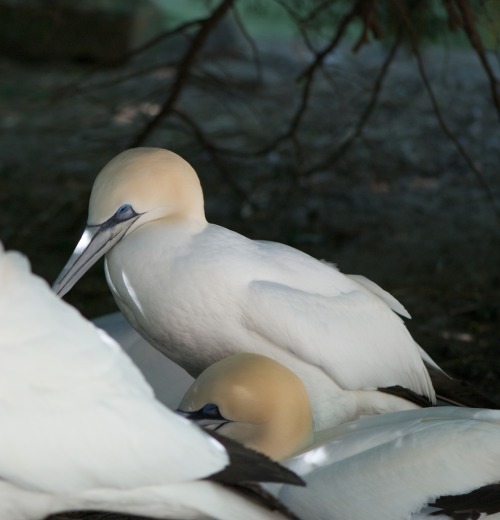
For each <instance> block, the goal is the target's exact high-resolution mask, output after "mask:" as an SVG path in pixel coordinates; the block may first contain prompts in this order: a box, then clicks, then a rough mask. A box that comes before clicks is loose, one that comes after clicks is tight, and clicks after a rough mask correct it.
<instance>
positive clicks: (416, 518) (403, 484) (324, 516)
mask: <svg viewBox="0 0 500 520" xmlns="http://www.w3.org/2000/svg"><path fill="white" fill-rule="evenodd" d="M328 439H330V440H328ZM285 465H286V466H288V467H289V468H290V469H293V470H294V471H296V472H297V473H298V474H300V475H301V476H302V477H303V478H304V480H305V481H306V483H307V486H306V487H305V488H303V489H290V488H287V487H286V486H285V488H283V489H282V491H281V493H279V497H280V499H281V500H283V501H284V502H285V503H286V504H287V505H289V506H290V508H291V509H292V510H293V511H294V512H295V513H297V514H298V515H299V516H302V517H303V518H308V519H310V520H365V519H367V518H373V519H379V518H380V519H384V520H421V519H424V518H426V519H429V520H431V519H438V520H439V519H441V520H444V519H450V518H461V519H462V520H473V519H477V518H481V519H483V518H488V519H491V520H492V519H493V518H495V519H498V518H500V412H499V411H497V410H480V409H470V408H455V407H438V408H427V409H421V410H407V411H404V412H395V413H390V414H383V415H379V416H370V417H363V418H361V419H358V420H356V421H353V422H351V423H347V424H343V425H339V426H337V427H335V428H332V429H331V430H330V431H329V432H328V433H327V434H326V432H325V434H324V436H323V442H320V443H319V446H317V447H315V448H312V449H310V450H308V451H307V452H306V453H304V454H301V455H298V456H296V457H295V458H292V459H291V460H289V461H287V462H286V463H285ZM491 485H496V486H495V487H492V488H491V490H490V495H491V498H493V497H494V496H496V502H495V503H492V501H491V498H490V499H489V500H488V499H486V498H485V497H484V496H483V497H481V498H479V499H478V500H477V501H476V502H475V503H473V501H474V499H473V498H472V497H469V498H464V499H463V503H461V504H458V502H456V505H455V506H453V502H454V501H457V499H458V498H459V497H460V496H461V495H466V494H468V493H471V492H472V491H474V490H478V489H480V488H482V487H483V486H491ZM450 495H451V496H454V497H455V499H453V498H451V497H450V500H449V502H450V504H449V505H450V507H451V508H452V509H453V507H455V511H454V514H455V515H456V516H451V513H450V514H446V513H445V512H444V511H443V509H442V508H443V507H444V504H440V503H439V497H445V496H450ZM436 501H437V503H436V504H435V505H434V506H433V505H432V504H433V503H435V502H436ZM488 502H489V507H492V508H493V509H492V510H491V514H490V515H486V513H485V512H484V511H485V510H486V511H487V508H488ZM467 508H470V511H468V509H467ZM460 511H461V512H462V514H463V515H464V516H459V515H458V514H457V513H459V512H460ZM438 512H440V514H439V516H432V513H434V514H435V515H437V514H438ZM476 515H477V516H476ZM479 515H481V516H479Z"/></svg>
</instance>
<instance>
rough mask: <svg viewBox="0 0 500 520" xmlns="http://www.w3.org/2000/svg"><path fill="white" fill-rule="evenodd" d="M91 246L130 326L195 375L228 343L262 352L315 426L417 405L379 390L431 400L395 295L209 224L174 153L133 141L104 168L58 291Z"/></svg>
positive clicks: (88, 261) (82, 265)
mask: <svg viewBox="0 0 500 520" xmlns="http://www.w3.org/2000/svg"><path fill="white" fill-rule="evenodd" d="M103 255H106V257H105V258H106V260H105V271H106V278H107V281H108V284H109V286H110V288H111V291H112V293H113V295H114V297H115V300H116V302H117V304H118V307H119V308H120V309H121V310H122V312H123V313H124V314H125V316H126V317H127V319H128V320H129V321H130V323H131V324H132V326H133V327H134V328H135V329H136V330H137V331H138V332H139V333H140V334H141V335H142V336H143V337H144V338H145V339H146V340H147V341H148V342H149V343H151V344H152V345H153V346H154V347H156V348H157V349H159V350H160V351H161V352H163V353H164V354H166V355H167V356H168V357H169V358H171V359H172V360H173V361H175V362H176V363H177V364H179V365H180V366H182V367H183V368H184V369H186V370H187V371H188V372H189V373H190V374H191V375H192V376H194V377H196V376H197V375H198V374H199V373H200V372H201V371H202V370H203V369H205V368H206V367H207V366H209V365H210V364H212V363H214V362H216V361H218V360H220V359H222V358H224V357H226V356H228V355H230V354H233V353H236V352H254V353H260V354H265V355H267V356H269V357H272V358H274V359H276V360H278V361H280V362H281V363H283V364H284V365H286V366H287V367H288V368H290V369H291V370H293V371H294V372H295V373H296V374H297V375H298V376H299V377H300V378H301V379H302V380H303V381H304V383H305V385H306V387H307V390H308V393H309V396H310V398H311V402H312V407H313V414H314V422H315V429H316V430H320V429H324V428H326V427H329V426H332V425H335V424H339V423H341V422H345V421H347V420H351V419H353V418H356V417H358V416H360V415H363V414H371V413H381V412H388V411H395V410H402V409H407V408H415V407H416V406H417V405H415V404H413V403H411V402H410V401H408V400H406V399H402V398H400V397H395V396H393V395H389V394H387V393H381V392H379V391H377V389H378V388H382V387H395V386H398V387H403V388H404V389H408V390H410V391H411V392H413V393H414V394H416V395H418V396H423V397H424V400H426V401H427V402H428V403H430V404H434V403H435V393H434V389H433V386H432V384H431V380H430V377H429V374H428V372H427V370H426V368H425V366H424V362H423V360H422V355H424V356H425V358H426V361H428V362H429V361H430V358H428V356H427V355H426V354H425V353H423V352H422V351H421V350H420V349H419V347H418V345H416V343H415V341H414V340H413V339H412V337H411V336H410V334H409V332H408V330H407V329H406V327H405V325H404V323H403V322H402V320H401V319H400V318H399V317H398V316H397V315H396V313H399V314H401V315H403V316H407V317H408V313H407V312H406V310H405V309H404V308H403V306H402V305H401V304H400V303H399V302H397V301H396V300H395V299H394V298H393V297H392V296H391V295H390V294H388V293H387V292H385V291H384V290H382V289H381V288H380V287H378V286H377V285H376V284H374V283H373V282H370V281H369V280H367V279H365V278H363V277H360V276H348V275H344V274H342V273H340V272H339V271H338V269H336V268H335V267H334V266H332V265H327V264H326V263H324V262H321V261H318V260H316V259H314V258H312V257H311V256H309V255H307V254H305V253H302V252H300V251H298V250H296V249H293V248H291V247H288V246H285V245H283V244H278V243H273V242H261V241H254V240H249V239H248V238H245V237H243V236H241V235H239V234H237V233H235V232H232V231H230V230H228V229H225V228H223V227H219V226H216V225H213V224H209V223H208V222H207V220H206V218H205V213H204V208H203V192H202V189H201V186H200V182H199V179H198V176H197V175H196V172H195V171H194V170H193V168H192V167H191V166H190V165H189V164H188V163H187V162H186V161H184V160H183V159H182V158H181V157H179V156H178V155H176V154H174V153H172V152H169V151H167V150H163V149H157V148H136V149H132V150H127V151H125V152H123V153H121V154H120V155H118V156H117V157H115V158H114V159H113V160H112V161H111V162H109V163H108V164H107V165H106V166H105V167H104V169H103V170H102V171H101V172H100V173H99V175H98V176H97V178H96V180H95V183H94V186H93V189H92V194H91V197H90V202H89V215H88V222H87V227H86V229H85V232H84V234H83V236H82V238H81V240H80V242H79V243H78V245H77V247H76V249H75V252H74V253H73V255H72V256H71V258H70V260H69V261H68V263H67V264H66V266H65V268H64V269H63V271H62V272H61V274H60V275H59V277H58V279H57V280H56V282H55V284H54V290H55V291H56V292H57V293H58V294H60V295H64V294H65V293H66V292H67V291H69V290H70V289H71V287H72V286H73V285H74V284H75V283H76V281H77V280H78V279H79V278H80V277H81V276H82V275H83V274H84V273H85V272H86V271H87V270H88V269H89V268H90V266H91V265H93V264H94V263H95V262H96V261H97V260H98V259H99V258H100V257H101V256H103ZM430 362H431V363H432V361H430ZM333 403H336V405H335V406H333ZM339 403H342V406H339Z"/></svg>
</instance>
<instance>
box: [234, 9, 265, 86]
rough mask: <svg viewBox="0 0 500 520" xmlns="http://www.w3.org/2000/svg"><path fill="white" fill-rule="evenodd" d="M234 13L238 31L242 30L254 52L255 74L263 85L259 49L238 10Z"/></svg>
mask: <svg viewBox="0 0 500 520" xmlns="http://www.w3.org/2000/svg"><path fill="white" fill-rule="evenodd" d="M232 13H233V16H234V20H235V22H236V25H237V26H238V29H239V30H240V32H241V34H242V35H243V37H244V38H245V40H246V41H247V43H248V45H249V46H250V49H251V51H252V57H253V62H254V64H255V72H256V74H257V81H258V82H259V83H261V82H262V61H261V59H260V52H259V48H258V47H257V44H256V43H255V40H254V38H253V37H252V35H251V34H250V33H249V32H248V31H247V28H246V27H245V24H244V23H243V20H242V19H241V16H240V14H239V13H238V10H237V9H233V10H232Z"/></svg>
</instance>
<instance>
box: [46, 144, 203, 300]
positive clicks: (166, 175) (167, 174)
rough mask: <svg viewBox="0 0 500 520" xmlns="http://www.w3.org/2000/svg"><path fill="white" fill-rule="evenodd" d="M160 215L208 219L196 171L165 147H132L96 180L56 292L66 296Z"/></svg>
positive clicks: (175, 217) (177, 218) (172, 218)
mask: <svg viewBox="0 0 500 520" xmlns="http://www.w3.org/2000/svg"><path fill="white" fill-rule="evenodd" d="M159 219H169V220H182V219H188V220H196V221H199V222H200V223H202V224H203V223H206V219H205V212H204V209H203V192H202V189H201V186H200V181H199V179H198V176H197V175H196V172H195V171H194V170H193V168H192V167H191V165H190V164H189V163H188V162H186V161H185V160H184V159H182V158H181V157H179V156H178V155H177V154H175V153H173V152H170V151H168V150H163V149H161V148H133V149H131V150H126V151H125V152H122V153H121V154H119V155H117V156H116V157H115V158H114V159H112V160H111V161H110V162H109V163H108V164H107V165H106V166H105V167H104V168H103V169H102V170H101V172H100V173H99V175H98V176H97V178H96V180H95V182H94V186H93V188H92V193H91V195H90V201H89V214H88V220H87V227H86V228H85V231H84V233H83V236H82V238H81V239H80V241H79V242H78V245H77V246H76V249H75V251H74V252H73V254H72V255H71V257H70V259H69V260H68V262H67V263H66V265H65V266H64V268H63V270H62V271H61V273H60V274H59V276H58V278H57V280H56V281H55V283H54V286H53V289H54V291H55V292H56V293H57V294H59V295H61V296H63V295H64V294H66V293H67V292H68V291H69V290H70V289H71V287H73V285H74V284H75V283H76V282H77V281H78V280H79V279H80V278H81V277H82V276H83V274H84V273H85V272H86V271H87V270H88V269H89V268H90V267H91V266H92V265H94V263H95V262H97V260H99V258H101V257H102V256H103V255H104V254H105V253H106V252H107V251H109V250H110V249H111V248H112V247H113V246H114V245H115V244H116V243H117V242H119V241H120V240H121V239H122V238H123V237H125V236H126V235H128V234H130V233H131V232H133V231H134V230H135V229H137V228H138V227H140V226H142V225H143V224H145V223H147V222H151V221H153V220H159Z"/></svg>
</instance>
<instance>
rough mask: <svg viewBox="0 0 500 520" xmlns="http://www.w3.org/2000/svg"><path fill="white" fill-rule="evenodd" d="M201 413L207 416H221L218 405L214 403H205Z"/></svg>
mask: <svg viewBox="0 0 500 520" xmlns="http://www.w3.org/2000/svg"><path fill="white" fill-rule="evenodd" d="M200 411H201V413H202V414H203V415H204V416H207V417H214V418H215V417H217V418H219V417H222V416H221V413H220V411H219V407H218V406H217V405H216V404H215V403H207V404H206V405H205V406H204V407H203V408H202V409H201V410H200Z"/></svg>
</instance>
